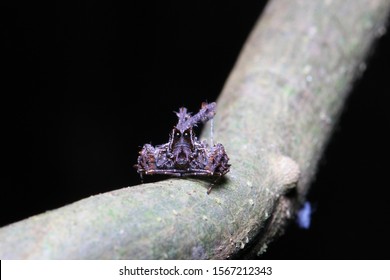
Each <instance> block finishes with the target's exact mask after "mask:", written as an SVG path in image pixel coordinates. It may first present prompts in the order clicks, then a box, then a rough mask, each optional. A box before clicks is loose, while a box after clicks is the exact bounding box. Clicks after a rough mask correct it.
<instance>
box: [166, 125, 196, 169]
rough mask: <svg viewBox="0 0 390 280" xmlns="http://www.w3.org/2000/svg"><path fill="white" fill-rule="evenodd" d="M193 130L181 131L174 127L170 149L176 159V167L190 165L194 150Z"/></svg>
mask: <svg viewBox="0 0 390 280" xmlns="http://www.w3.org/2000/svg"><path fill="white" fill-rule="evenodd" d="M194 137H195V136H194V135H193V131H192V128H191V127H190V128H188V129H185V130H180V129H178V128H177V127H174V128H173V130H172V134H171V135H170V139H169V149H170V151H171V153H172V154H173V156H174V158H175V165H176V166H177V167H183V166H186V165H188V164H189V161H190V156H191V154H192V152H193V149H194V144H193V143H194Z"/></svg>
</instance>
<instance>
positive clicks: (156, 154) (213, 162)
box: [135, 102, 230, 194]
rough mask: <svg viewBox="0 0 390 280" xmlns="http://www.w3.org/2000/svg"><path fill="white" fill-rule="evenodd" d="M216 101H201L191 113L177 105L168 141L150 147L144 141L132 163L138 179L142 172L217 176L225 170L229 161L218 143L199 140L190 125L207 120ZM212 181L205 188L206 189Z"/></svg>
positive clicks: (180, 175)
mask: <svg viewBox="0 0 390 280" xmlns="http://www.w3.org/2000/svg"><path fill="white" fill-rule="evenodd" d="M215 107H216V103H215V102H213V103H210V104H207V103H202V108H201V109H200V110H199V112H198V113H197V114H195V115H194V116H191V114H190V113H188V112H187V108H184V107H183V108H180V110H179V113H176V115H177V116H178V118H179V121H178V123H177V125H176V126H175V127H174V128H173V130H172V133H171V134H170V135H169V142H168V143H166V144H163V145H158V146H156V147H153V146H152V145H150V144H145V145H144V146H143V148H142V150H141V151H140V152H139V157H138V163H137V164H136V165H135V167H136V168H137V172H138V173H139V174H140V176H141V179H142V178H143V175H153V174H166V175H171V176H177V177H185V176H209V177H217V180H218V179H219V178H221V177H222V176H223V175H225V174H226V173H227V172H229V167H230V164H229V163H228V161H229V157H228V156H227V154H226V152H225V149H224V147H223V145H222V144H216V145H212V146H211V147H210V146H209V145H208V144H207V143H206V142H205V141H202V142H201V141H199V140H198V139H197V138H196V136H195V133H194V132H193V127H194V126H196V125H197V123H199V122H207V121H208V120H210V119H212V118H213V117H214V115H215ZM212 187H213V184H211V185H210V187H209V189H208V190H207V194H209V193H210V191H211V189H212Z"/></svg>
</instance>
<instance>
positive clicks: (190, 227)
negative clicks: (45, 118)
mask: <svg viewBox="0 0 390 280" xmlns="http://www.w3.org/2000/svg"><path fill="white" fill-rule="evenodd" d="M389 8H390V2H389V1H388V0H354V1H352V0H346V1H331V0H327V1H309V0H302V1H288V0H274V1H271V2H270V3H269V5H268V7H267V8H266V10H265V12H264V14H263V15H262V17H261V20H260V21H259V22H258V24H257V25H256V26H255V28H254V30H253V32H252V34H251V36H250V38H249V39H248V41H247V43H246V45H245V47H244V49H243V51H242V53H241V56H240V58H239V60H238V62H237V64H236V66H235V68H234V70H233V72H232V74H231V76H230V78H229V80H228V82H227V83H226V86H225V88H224V90H223V93H222V94H221V96H220V98H219V100H218V101H217V104H218V110H217V116H216V118H215V122H214V124H215V126H214V127H215V135H214V140H215V141H216V142H221V143H223V144H224V146H225V148H226V150H227V152H228V154H229V156H230V158H231V164H232V167H231V172H230V173H229V174H228V175H227V176H226V179H225V180H222V182H221V183H220V184H219V185H218V186H216V187H215V188H214V189H213V191H212V192H211V194H210V195H207V194H206V190H207V187H208V182H205V181H201V180H198V179H189V180H181V179H170V180H165V181H161V182H157V183H152V184H143V185H139V186H134V187H129V188H125V189H120V190H117V191H113V192H109V193H105V194H100V195H96V196H93V197H89V198H86V199H83V200H81V201H78V202H75V203H73V204H71V205H68V206H65V207H62V208H60V209H57V210H53V211H49V212H46V213H44V214H41V215H37V216H34V217H31V218H28V219H26V220H23V221H21V222H17V223H14V224H11V225H9V226H6V227H3V228H1V229H0V258H1V259H14V258H16V259H19V258H23V259H24V258H33V259H41V258H47V259H68V258H70V259H191V258H192V259H205V258H213V259H224V258H232V257H243V256H248V254H259V253H262V252H264V250H265V249H266V248H267V244H268V243H269V242H270V241H271V240H272V239H273V238H275V237H276V236H278V235H279V234H280V233H281V232H282V230H283V228H284V226H285V224H286V223H287V222H288V221H289V219H291V218H292V217H294V213H295V212H296V210H297V208H298V206H299V205H300V203H301V202H302V201H304V199H305V195H306V193H307V191H308V188H309V185H310V181H311V180H312V178H313V175H314V174H315V169H316V165H317V162H318V160H319V158H320V156H321V153H322V150H323V148H324V146H325V144H326V141H327V139H328V137H329V135H330V133H331V130H332V127H333V126H334V124H335V122H336V120H337V116H338V114H339V112H340V110H341V108H342V105H343V103H344V101H345V98H346V96H347V93H348V91H349V89H350V87H351V85H352V82H353V81H354V79H355V78H356V76H357V75H359V71H360V70H361V69H363V68H364V67H363V66H364V59H365V58H366V55H367V53H368V50H369V47H370V46H371V45H372V43H373V41H374V39H375V37H377V36H379V35H380V34H383V32H384V30H385V23H386V17H387V15H388V12H389ZM206 131H207V129H206ZM298 166H299V168H298ZM244 253H245V254H244Z"/></svg>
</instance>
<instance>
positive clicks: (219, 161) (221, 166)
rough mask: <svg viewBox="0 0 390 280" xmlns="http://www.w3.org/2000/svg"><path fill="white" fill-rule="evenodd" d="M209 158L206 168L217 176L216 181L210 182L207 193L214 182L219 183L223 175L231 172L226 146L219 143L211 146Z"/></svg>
mask: <svg viewBox="0 0 390 280" xmlns="http://www.w3.org/2000/svg"><path fill="white" fill-rule="evenodd" d="M207 159H208V162H207V166H206V169H208V170H210V172H211V175H212V176H217V178H216V179H215V181H214V182H213V183H212V184H210V186H209V188H208V190H207V194H209V193H210V192H211V189H212V188H213V186H214V184H215V183H217V181H218V180H219V179H220V178H222V176H223V175H225V174H226V173H228V172H229V170H230V164H229V163H228V162H229V157H228V155H227V154H226V152H225V148H224V147H223V145H222V144H219V143H218V144H216V145H214V146H213V147H211V149H210V151H209V153H208V158H207Z"/></svg>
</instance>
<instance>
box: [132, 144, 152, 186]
mask: <svg viewBox="0 0 390 280" xmlns="http://www.w3.org/2000/svg"><path fill="white" fill-rule="evenodd" d="M155 151H156V149H155V148H154V147H153V146H152V145H150V144H145V145H144V146H143V148H142V150H141V151H140V152H139V156H138V160H137V164H136V165H135V167H136V168H137V172H138V174H139V175H140V177H141V180H142V179H143V175H144V174H147V173H148V171H150V170H154V169H156V158H155Z"/></svg>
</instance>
